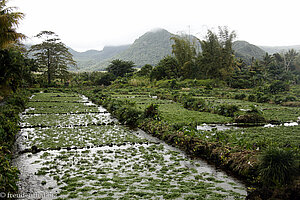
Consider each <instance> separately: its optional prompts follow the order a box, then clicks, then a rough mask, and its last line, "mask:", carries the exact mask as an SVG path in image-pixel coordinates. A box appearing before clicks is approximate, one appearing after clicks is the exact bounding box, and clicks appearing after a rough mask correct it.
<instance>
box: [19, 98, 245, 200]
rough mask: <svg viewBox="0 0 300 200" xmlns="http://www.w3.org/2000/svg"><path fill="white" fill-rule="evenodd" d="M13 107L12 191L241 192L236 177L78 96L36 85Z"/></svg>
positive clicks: (240, 195) (145, 195)
mask: <svg viewBox="0 0 300 200" xmlns="http://www.w3.org/2000/svg"><path fill="white" fill-rule="evenodd" d="M29 106H30V108H28V109H27V110H26V111H25V112H24V113H22V115H21V119H22V120H21V123H20V125H21V127H22V128H21V131H20V133H19V134H18V136H17V141H16V145H15V155H16V156H15V159H14V164H15V165H16V166H17V167H18V168H19V170H20V172H21V174H20V181H19V183H18V185H19V193H18V194H15V197H17V198H20V199H244V198H245V196H246V195H247V192H246V188H245V186H244V185H243V184H242V183H241V182H240V181H238V180H237V179H235V178H233V177H230V176H228V175H227V174H226V173H224V172H222V171H219V170H217V169H216V168H215V167H214V166H211V165H209V164H207V163H206V162H205V161H203V160H200V159H192V158H190V157H189V156H188V155H186V154H185V153H184V152H182V151H180V150H179V149H177V148H174V147H172V146H169V145H168V144H166V143H165V142H163V141H161V140H159V139H157V138H154V137H152V136H150V135H148V134H146V133H145V132H143V131H142V130H139V129H137V130H132V129H129V128H128V127H126V126H123V125H120V124H119V123H118V121H117V120H116V119H114V118H112V116H111V115H110V114H109V113H108V112H107V111H106V110H105V109H104V108H103V107H101V106H96V105H94V104H93V103H91V102H90V101H88V99H87V98H86V97H84V96H79V95H77V94H68V93H45V94H43V93H38V94H35V95H34V96H33V97H32V98H31V99H30V102H29Z"/></svg>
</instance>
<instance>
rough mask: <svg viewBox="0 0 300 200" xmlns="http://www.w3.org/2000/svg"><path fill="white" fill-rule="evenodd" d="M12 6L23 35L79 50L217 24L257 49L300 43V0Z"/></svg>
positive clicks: (72, 0) (22, 0)
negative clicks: (47, 36)
mask: <svg viewBox="0 0 300 200" xmlns="http://www.w3.org/2000/svg"><path fill="white" fill-rule="evenodd" d="M9 6H15V7H18V11H20V12H23V13H24V14H25V15H26V16H25V19H24V20H22V22H21V24H20V26H19V28H18V31H19V32H21V33H24V34H25V35H27V36H28V37H29V38H30V37H32V36H34V35H36V34H37V33H39V32H40V31H43V30H49V31H54V32H55V33H56V34H58V35H59V37H60V38H61V39H62V42H63V43H65V44H66V45H67V46H70V47H71V48H73V49H75V50H77V51H85V50H88V49H97V50H101V49H102V48H103V46H105V45H120V44H131V43H133V42H134V40H135V39H137V38H138V37H140V36H141V35H143V34H144V33H145V32H147V31H150V30H152V29H155V28H164V29H166V30H168V31H169V32H171V33H180V32H185V33H189V32H190V33H191V34H193V35H195V36H197V37H198V38H203V37H204V36H205V34H206V30H207V29H208V28H209V29H215V30H216V27H218V26H228V28H229V29H230V30H234V31H236V33H237V39H238V40H246V41H248V42H250V43H252V44H255V45H268V46H278V45H300V23H299V19H300V1H299V0H10V1H9Z"/></svg>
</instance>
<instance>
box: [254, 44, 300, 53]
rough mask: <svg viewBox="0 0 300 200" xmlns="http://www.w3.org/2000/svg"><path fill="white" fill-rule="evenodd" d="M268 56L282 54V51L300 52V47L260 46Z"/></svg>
mask: <svg viewBox="0 0 300 200" xmlns="http://www.w3.org/2000/svg"><path fill="white" fill-rule="evenodd" d="M259 47H260V48H261V49H263V50H264V51H265V52H267V53H268V54H274V53H280V52H282V51H288V50H289V49H294V50H296V51H300V45H292V46H259Z"/></svg>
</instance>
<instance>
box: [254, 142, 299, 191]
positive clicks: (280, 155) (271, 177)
mask: <svg viewBox="0 0 300 200" xmlns="http://www.w3.org/2000/svg"><path fill="white" fill-rule="evenodd" d="M259 174H260V179H261V182H262V184H263V186H264V187H279V186H284V185H287V184H290V183H291V182H292V180H293V178H294V177H295V175H296V174H297V162H296V156H295V154H294V153H293V152H292V151H291V150H284V149H280V148H274V147H271V148H269V149H267V150H265V151H264V152H263V153H262V154H261V156H260V164H259Z"/></svg>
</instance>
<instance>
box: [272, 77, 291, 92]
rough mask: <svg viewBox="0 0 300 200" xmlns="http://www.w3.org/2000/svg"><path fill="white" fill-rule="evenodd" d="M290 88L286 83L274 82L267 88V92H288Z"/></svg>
mask: <svg viewBox="0 0 300 200" xmlns="http://www.w3.org/2000/svg"><path fill="white" fill-rule="evenodd" d="M289 90H290V86H289V84H288V83H286V82H283V81H279V80H276V81H274V82H273V83H271V85H270V86H269V91H270V93H271V94H277V93H279V92H284V91H289Z"/></svg>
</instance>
